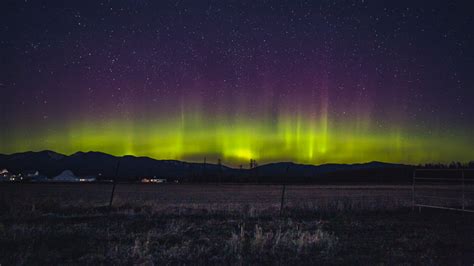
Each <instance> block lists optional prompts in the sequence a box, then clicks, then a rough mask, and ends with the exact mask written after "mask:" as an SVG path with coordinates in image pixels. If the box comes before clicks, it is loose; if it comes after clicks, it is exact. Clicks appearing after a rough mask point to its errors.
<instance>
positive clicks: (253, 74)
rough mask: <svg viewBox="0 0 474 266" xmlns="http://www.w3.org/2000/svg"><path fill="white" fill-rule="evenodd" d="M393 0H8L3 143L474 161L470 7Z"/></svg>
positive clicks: (169, 154) (0, 80) (4, 149)
mask: <svg viewBox="0 0 474 266" xmlns="http://www.w3.org/2000/svg"><path fill="white" fill-rule="evenodd" d="M158 2H159V3H158ZM381 2H382V1H319V2H318V1H261V2H254V1H249V2H241V1H211V2H206V3H204V2H199V3H198V1H146V0H135V1H80V2H77V3H69V4H70V5H66V4H65V3H63V2H61V1H21V2H20V1H6V2H4V3H2V4H0V6H1V8H0V9H1V11H0V13H1V14H0V15H1V18H0V20H1V22H2V23H1V25H2V27H1V29H0V32H1V36H2V38H1V40H0V45H1V50H0V55H1V65H0V70H1V73H0V105H1V107H0V127H1V131H0V153H15V152H23V151H29V150H34V151H39V150H46V149H49V150H54V151H57V152H61V153H65V154H72V153H74V152H77V151H101V152H106V153H110V154H114V155H126V154H130V155H136V156H149V157H153V158H156V159H178V160H187V161H202V160H203V158H204V157H206V158H207V160H208V161H210V162H214V161H216V160H217V159H218V158H221V159H222V160H223V162H224V163H225V164H229V165H234V166H235V165H239V164H247V163H248V161H249V160H250V159H256V160H257V161H258V162H259V163H268V162H278V161H294V162H298V163H309V164H321V163H357V162H367V161H374V160H377V161H385V162H400V163H413V164H417V163H426V162H450V161H469V160H473V159H474V150H473V147H474V124H473V123H472V122H473V115H474V105H473V104H472V101H473V100H474V86H473V85H474V77H473V75H472V70H473V69H474V51H473V47H474V46H473V33H472V29H473V28H474V19H473V15H472V12H470V11H469V10H470V8H469V6H468V4H467V3H463V2H461V1H453V2H451V1H416V3H413V2H415V1H406V2H404V1H397V2H396V3H391V4H387V3H381Z"/></svg>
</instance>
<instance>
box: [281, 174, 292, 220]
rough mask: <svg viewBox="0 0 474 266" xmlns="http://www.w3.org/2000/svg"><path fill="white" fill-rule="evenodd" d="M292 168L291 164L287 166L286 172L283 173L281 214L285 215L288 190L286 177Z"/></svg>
mask: <svg viewBox="0 0 474 266" xmlns="http://www.w3.org/2000/svg"><path fill="white" fill-rule="evenodd" d="M289 169H290V166H287V167H286V173H285V174H284V175H283V188H282V190H281V203H280V216H282V215H283V208H284V207H285V206H284V205H285V190H286V178H287V175H288V170H289Z"/></svg>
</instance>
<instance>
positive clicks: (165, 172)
mask: <svg viewBox="0 0 474 266" xmlns="http://www.w3.org/2000/svg"><path fill="white" fill-rule="evenodd" d="M118 164H120V165H119V166H118ZM117 167H119V168H118V177H119V179H120V180H123V181H125V180H129V181H131V180H138V179H140V178H143V177H152V176H156V177H161V178H167V179H176V180H180V181H190V182H216V181H231V182H281V181H288V182H293V181H294V182H312V181H315V180H325V179H327V178H328V176H330V175H331V174H334V173H345V175H347V176H346V177H347V178H349V177H351V176H353V177H354V178H358V179H357V180H361V179H360V178H362V177H357V175H354V173H357V172H359V175H366V174H365V173H371V172H374V171H375V172H374V173H378V172H381V173H385V172H389V171H393V170H402V169H411V168H412V167H411V166H409V165H402V164H391V163H383V162H377V161H373V162H369V163H357V164H322V165H309V164H296V163H293V162H278V163H269V164H265V165H261V166H258V167H256V168H253V169H236V168H231V167H227V166H224V165H222V166H219V165H216V164H209V163H206V164H203V163H192V162H184V161H178V160H156V159H153V158H150V157H136V156H132V155H126V156H121V157H118V156H114V155H110V154H107V153H103V152H97V151H89V152H82V151H79V152H76V153H74V154H71V155H69V156H68V155H64V154H60V153H56V152H54V151H49V150H45V151H39V152H32V151H30V152H22V153H15V154H9V155H5V154H0V168H6V169H8V170H9V171H12V172H21V171H24V170H38V171H39V172H40V173H42V174H44V175H47V176H49V177H53V176H55V175H58V174H59V173H61V172H62V171H63V170H66V169H68V170H71V171H73V172H74V173H75V174H76V175H80V176H82V175H96V176H99V178H102V179H111V178H114V177H115V176H116V175H117V174H116V171H117ZM381 170H382V171H381ZM363 173H364V174H363ZM336 176H337V175H336ZM346 177H345V179H347V178H346ZM333 179H334V180H336V179H337V178H336V177H334V178H333ZM331 180H332V179H331Z"/></svg>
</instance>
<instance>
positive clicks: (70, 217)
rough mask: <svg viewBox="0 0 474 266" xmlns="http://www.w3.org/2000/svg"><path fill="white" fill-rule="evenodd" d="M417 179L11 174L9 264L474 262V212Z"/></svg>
mask: <svg viewBox="0 0 474 266" xmlns="http://www.w3.org/2000/svg"><path fill="white" fill-rule="evenodd" d="M411 189H412V187H411V186H409V185H385V186H381V185H380V186H375V185H325V186H315V185H312V186H304V185H291V186H287V187H286V191H285V197H284V209H283V211H282V213H280V206H281V205H280V204H281V195H282V186H280V185H242V184H240V185H237V184H222V185H218V184H201V185H197V184H196V185H188V184H165V185H142V184H119V185H118V186H117V189H116V195H115V198H114V202H113V207H112V208H108V207H106V206H107V204H108V202H109V197H110V191H111V185H110V184H1V185H0V195H1V196H0V212H1V216H0V247H1V248H0V264H2V265H10V264H58V263H60V264H84V263H85V264H147V265H148V264H237V265H241V264H294V263H296V264H318V263H319V264H320V263H324V264H351V265H353V264H435V265H436V264H454V265H472V263H474V226H472V225H473V224H474V215H473V214H470V213H461V212H454V211H444V210H431V209H423V210H422V211H421V212H418V210H417V209H416V210H415V211H412V208H411V203H412V198H411V195H412V194H411Z"/></svg>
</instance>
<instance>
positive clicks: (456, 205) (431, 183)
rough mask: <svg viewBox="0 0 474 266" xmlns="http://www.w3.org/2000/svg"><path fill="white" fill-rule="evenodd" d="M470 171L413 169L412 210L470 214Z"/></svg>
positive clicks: (473, 191)
mask: <svg viewBox="0 0 474 266" xmlns="http://www.w3.org/2000/svg"><path fill="white" fill-rule="evenodd" d="M473 197H474V170H473V169H416V170H415V171H414V173H413V183H412V208H413V209H415V208H416V207H418V209H419V211H421V208H433V209H445V210H454V211H464V212H473V213H474V200H473Z"/></svg>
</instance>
